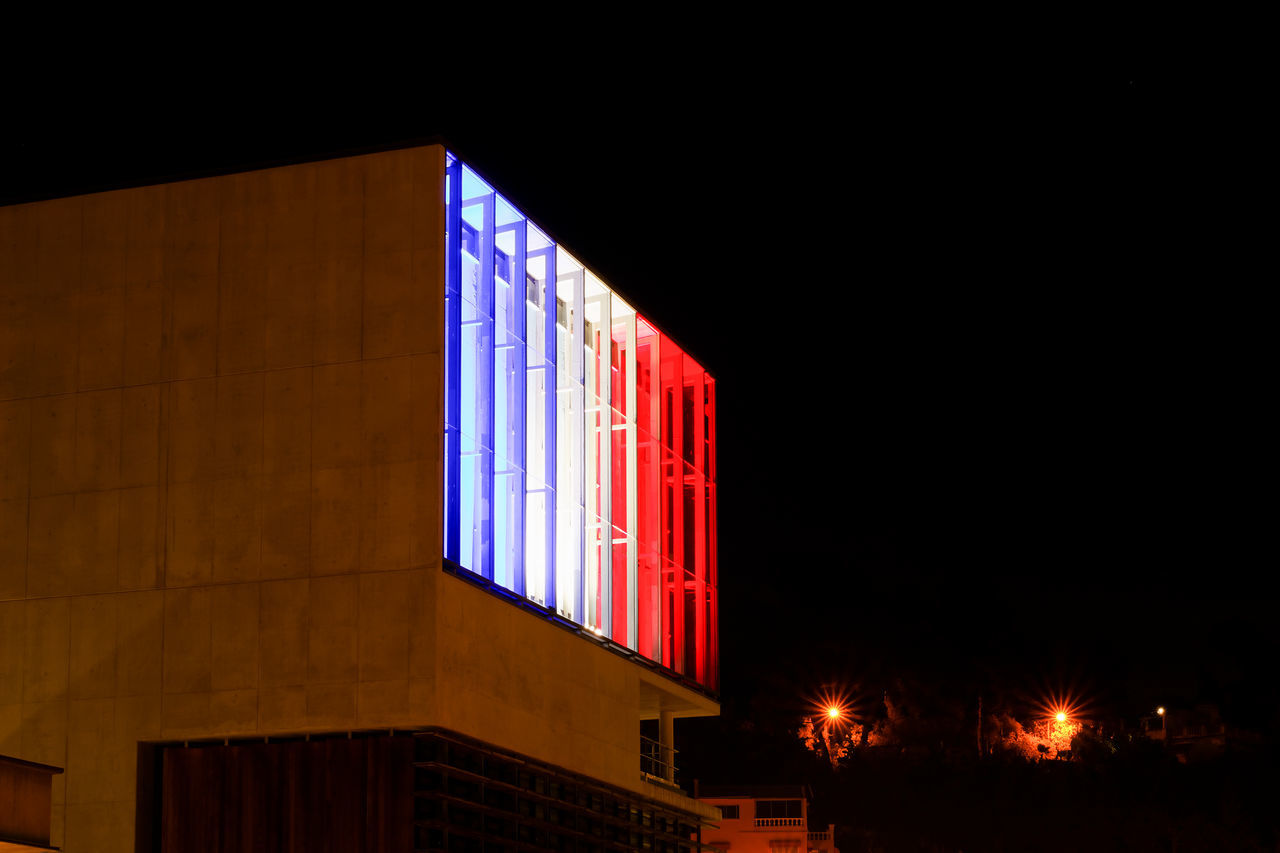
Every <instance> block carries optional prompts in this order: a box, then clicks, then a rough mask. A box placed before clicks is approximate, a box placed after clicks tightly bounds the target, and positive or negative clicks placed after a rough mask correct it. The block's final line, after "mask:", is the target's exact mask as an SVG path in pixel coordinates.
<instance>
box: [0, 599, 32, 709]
mask: <svg viewBox="0 0 1280 853" xmlns="http://www.w3.org/2000/svg"><path fill="white" fill-rule="evenodd" d="M26 636H27V604H26V602H25V601H0V705H19V704H21V703H22V668H23V665H24V661H25V660H26Z"/></svg>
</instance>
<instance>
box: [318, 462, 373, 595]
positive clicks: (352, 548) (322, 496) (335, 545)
mask: <svg viewBox="0 0 1280 853" xmlns="http://www.w3.org/2000/svg"><path fill="white" fill-rule="evenodd" d="M365 491H366V489H365V477H364V472H363V471H362V470H361V469H360V468H330V469H324V470H316V471H315V472H314V473H313V474H312V477H311V573H312V574H315V575H332V574H344V573H347V572H354V571H357V570H359V568H360V558H361V553H362V552H361V537H362V536H363V535H364V531H365V528H366V527H367V525H366V524H365V516H366V515H371V514H372V512H373V510H372V507H371V506H370V502H369V501H368V500H367V499H366V495H365Z"/></svg>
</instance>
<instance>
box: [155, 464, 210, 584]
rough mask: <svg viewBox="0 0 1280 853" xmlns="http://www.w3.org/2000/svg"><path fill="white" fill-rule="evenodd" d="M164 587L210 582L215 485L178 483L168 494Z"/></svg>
mask: <svg viewBox="0 0 1280 853" xmlns="http://www.w3.org/2000/svg"><path fill="white" fill-rule="evenodd" d="M168 499H169V500H168V504H169V505H168V508H167V511H166V517H167V522H168V529H167V531H166V540H165V543H166V544H165V573H164V578H165V585H166V586H191V585H193V584H202V583H209V582H210V581H211V580H213V547H214V545H213V543H214V529H213V525H211V524H210V523H209V520H210V519H211V518H213V513H214V506H215V484H214V483H211V482H207V481H206V482H195V483H177V484H175V485H174V486H172V487H170V489H169V492H168Z"/></svg>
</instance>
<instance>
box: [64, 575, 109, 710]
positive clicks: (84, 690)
mask: <svg viewBox="0 0 1280 853" xmlns="http://www.w3.org/2000/svg"><path fill="white" fill-rule="evenodd" d="M117 603H118V596H115V595H82V596H76V597H75V598H72V599H71V642H70V648H71V659H70V666H69V680H70V696H71V698H72V699H73V700H74V699H98V698H103V697H108V696H114V695H115V692H116V637H117V636H118V630H117V626H116V608H117Z"/></svg>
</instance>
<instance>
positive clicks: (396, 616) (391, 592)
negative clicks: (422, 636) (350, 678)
mask: <svg viewBox="0 0 1280 853" xmlns="http://www.w3.org/2000/svg"><path fill="white" fill-rule="evenodd" d="M414 580H415V578H414V577H413V575H412V574H411V573H409V572H387V573H380V574H370V575H362V576H361V577H360V680H361V681H362V682H363V681H393V680H399V679H407V678H408V676H409V621H410V613H411V612H413V611H414V610H416V609H417V608H416V607H415V604H418V603H419V602H416V601H415V600H414V598H413V592H414V589H415V584H414Z"/></svg>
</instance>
